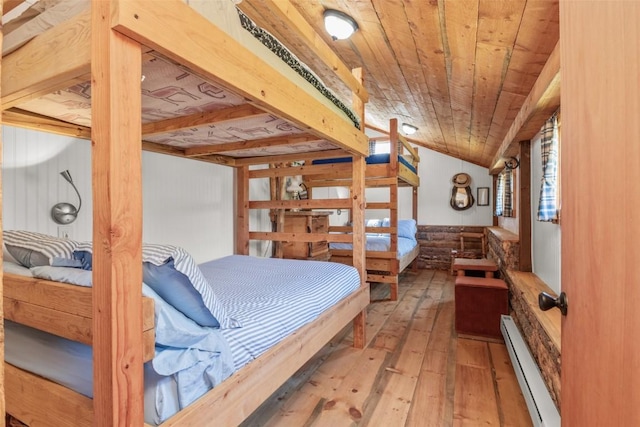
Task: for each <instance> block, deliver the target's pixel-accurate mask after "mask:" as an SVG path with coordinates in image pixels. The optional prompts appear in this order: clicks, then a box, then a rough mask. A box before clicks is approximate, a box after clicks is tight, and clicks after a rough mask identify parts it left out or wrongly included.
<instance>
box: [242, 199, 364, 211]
mask: <svg viewBox="0 0 640 427" xmlns="http://www.w3.org/2000/svg"><path fill="white" fill-rule="evenodd" d="M326 208H331V209H349V208H351V201H350V200H349V199H315V200H312V199H307V200H252V201H250V202H249V209H326Z"/></svg>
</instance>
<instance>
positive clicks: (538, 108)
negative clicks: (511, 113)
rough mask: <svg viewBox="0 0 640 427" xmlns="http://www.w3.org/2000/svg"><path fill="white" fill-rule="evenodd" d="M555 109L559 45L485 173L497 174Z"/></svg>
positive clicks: (558, 74)
mask: <svg viewBox="0 0 640 427" xmlns="http://www.w3.org/2000/svg"><path fill="white" fill-rule="evenodd" d="M559 106H560V42H558V44H556V47H555V48H554V49H553V51H552V52H551V55H549V58H548V59H547V62H546V64H545V65H544V68H543V69H542V71H541V72H540V75H539V76H538V79H537V80H536V82H535V83H534V85H533V88H532V89H531V92H529V95H528V96H527V98H526V99H525V100H524V103H523V104H522V108H520V111H519V112H518V115H517V116H516V118H515V120H514V121H513V123H512V124H511V127H510V128H509V131H508V132H507V135H506V136H505V137H504V139H503V140H502V143H501V144H500V147H499V148H498V150H497V151H496V154H495V156H494V157H493V160H492V161H491V167H490V168H489V173H490V174H492V175H494V174H497V173H499V172H500V171H501V170H502V169H503V168H504V161H505V160H506V159H509V158H510V157H515V156H517V155H518V151H519V142H520V141H523V140H530V139H532V138H533V137H534V136H535V135H536V134H537V133H538V132H539V131H540V128H541V127H542V125H543V124H544V122H545V121H546V120H547V119H548V118H549V117H551V115H552V114H553V112H554V111H556V110H557V109H558V107H559Z"/></svg>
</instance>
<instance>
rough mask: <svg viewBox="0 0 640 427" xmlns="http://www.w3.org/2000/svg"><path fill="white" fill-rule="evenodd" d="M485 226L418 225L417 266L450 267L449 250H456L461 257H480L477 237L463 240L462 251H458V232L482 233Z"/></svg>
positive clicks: (440, 268)
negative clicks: (418, 253) (463, 249)
mask: <svg viewBox="0 0 640 427" xmlns="http://www.w3.org/2000/svg"><path fill="white" fill-rule="evenodd" d="M485 228H486V227H482V226H459V225H419V226H418V235H417V237H418V244H420V255H419V256H418V267H419V268H427V269H433V270H450V269H451V251H453V250H455V251H458V254H457V255H456V256H458V257H461V258H482V248H481V246H482V244H481V242H480V240H479V239H470V240H465V244H464V248H465V251H464V253H461V252H460V233H462V232H470V233H482V232H484V229H485Z"/></svg>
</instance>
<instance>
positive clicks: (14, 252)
mask: <svg viewBox="0 0 640 427" xmlns="http://www.w3.org/2000/svg"><path fill="white" fill-rule="evenodd" d="M5 246H6V247H7V251H9V253H10V254H11V256H12V257H14V258H15V259H16V261H18V262H19V263H20V264H22V265H24V266H25V267H27V268H31V267H37V266H39V265H49V257H47V256H46V255H45V254H43V253H42V252H38V251H35V250H33V249H27V248H21V247H20V246H13V245H5Z"/></svg>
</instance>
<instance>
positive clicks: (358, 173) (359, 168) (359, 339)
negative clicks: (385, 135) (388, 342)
mask: <svg viewBox="0 0 640 427" xmlns="http://www.w3.org/2000/svg"><path fill="white" fill-rule="evenodd" d="M364 177H365V159H364V157H361V156H354V157H353V177H352V180H353V184H352V192H351V196H352V202H353V204H352V207H351V211H352V212H353V266H354V267H355V268H357V269H358V272H359V273H360V286H369V285H368V284H367V283H366V278H367V269H366V256H365V251H364V241H365V236H364V207H365V197H364ZM365 323H366V311H364V310H363V311H362V312H360V314H358V316H356V318H355V319H353V346H354V347H356V348H364V346H365V341H366V337H365Z"/></svg>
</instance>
